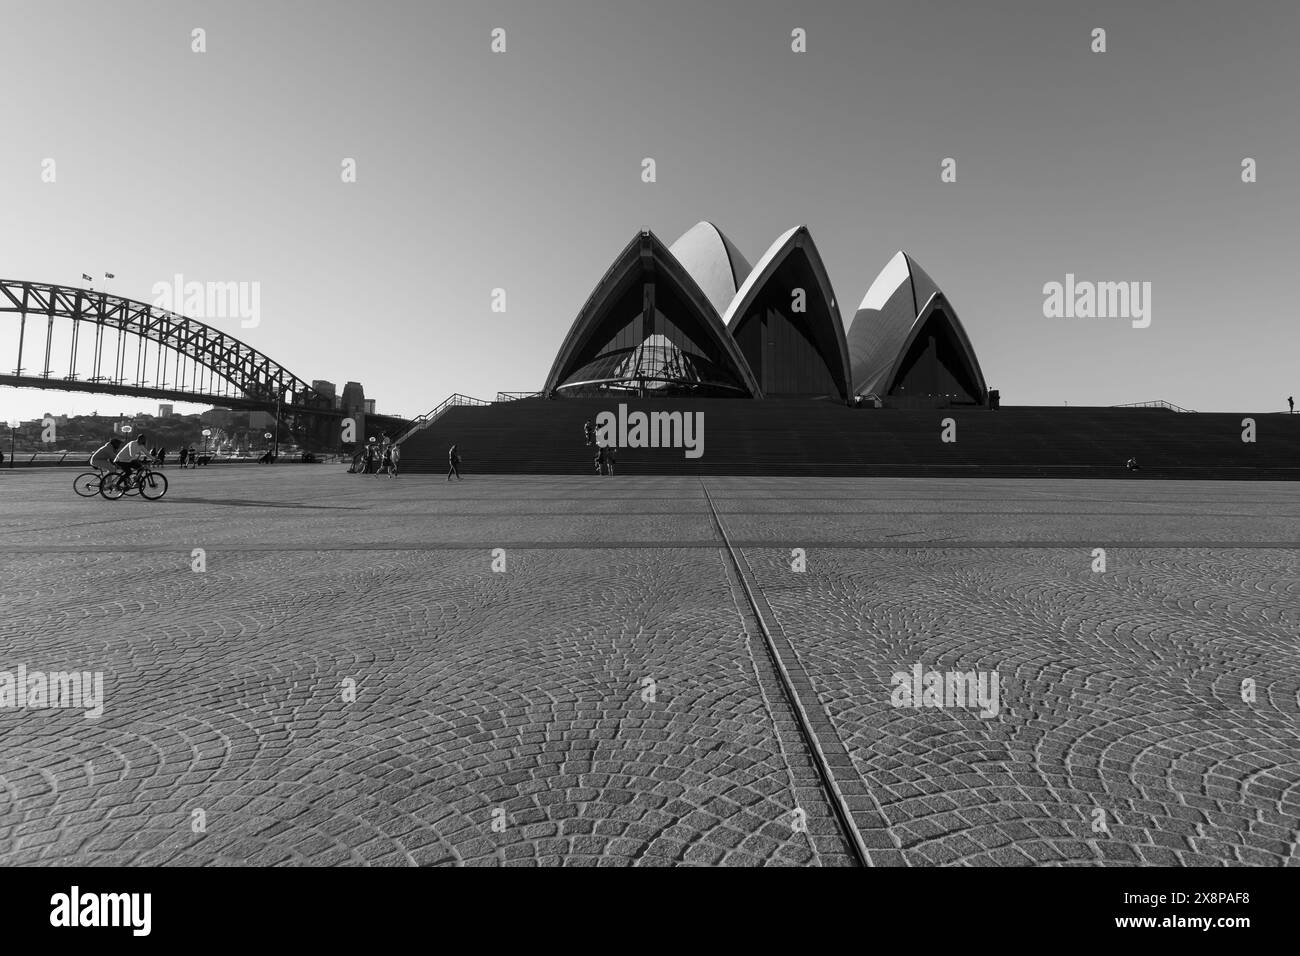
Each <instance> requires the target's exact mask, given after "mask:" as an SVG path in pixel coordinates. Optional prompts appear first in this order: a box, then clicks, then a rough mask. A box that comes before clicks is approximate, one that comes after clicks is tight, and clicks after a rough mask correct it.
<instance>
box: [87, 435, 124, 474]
mask: <svg viewBox="0 0 1300 956" xmlns="http://www.w3.org/2000/svg"><path fill="white" fill-rule="evenodd" d="M121 447H122V439H120V438H113V439H110V440H109V441H108V442H106V443H105V444H103V445H100V446H99V447H98V448H96V449H95V453H94V454H93V455H91V456H90V467H91V468H94V469H95V470H96V471H97V472H99V476H100V477H101V478H102V477H104V475H107V474H108V473H109V472H110V471H114V470H115V469H114V467H113V458H114V456H116V455H117V452H118V449H119V448H121Z"/></svg>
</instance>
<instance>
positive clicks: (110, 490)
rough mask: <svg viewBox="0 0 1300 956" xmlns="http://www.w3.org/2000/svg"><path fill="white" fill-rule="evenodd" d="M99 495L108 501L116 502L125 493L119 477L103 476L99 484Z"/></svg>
mask: <svg viewBox="0 0 1300 956" xmlns="http://www.w3.org/2000/svg"><path fill="white" fill-rule="evenodd" d="M99 493H100V494H101V495H103V496H104V497H105V498H107V499H108V500H109V501H116V500H117V499H118V498H121V497H122V495H123V494H125V493H126V489H125V488H123V487H122V476H121V475H105V476H104V480H103V481H101V482H100V483H99Z"/></svg>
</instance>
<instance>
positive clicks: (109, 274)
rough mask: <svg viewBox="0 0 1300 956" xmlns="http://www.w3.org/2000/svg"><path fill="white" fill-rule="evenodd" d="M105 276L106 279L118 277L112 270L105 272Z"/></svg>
mask: <svg viewBox="0 0 1300 956" xmlns="http://www.w3.org/2000/svg"><path fill="white" fill-rule="evenodd" d="M104 278H105V279H116V278H117V276H115V275H113V273H111V272H105V273H104Z"/></svg>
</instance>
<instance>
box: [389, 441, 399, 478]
mask: <svg viewBox="0 0 1300 956" xmlns="http://www.w3.org/2000/svg"><path fill="white" fill-rule="evenodd" d="M401 460H402V449H401V446H400V445H398V444H397V443H396V442H393V443H392V444H391V445H389V446H388V477H389V478H396V477H397V463H398V462H399V461H401Z"/></svg>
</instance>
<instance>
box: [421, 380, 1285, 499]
mask: <svg viewBox="0 0 1300 956" xmlns="http://www.w3.org/2000/svg"><path fill="white" fill-rule="evenodd" d="M619 404H620V403H619V400H618V399H615V398H595V399H582V398H570V399H550V400H548V399H543V398H526V399H520V400H517V401H504V402H494V403H491V404H487V405H479V406H469V405H458V406H453V407H448V408H446V409H445V410H443V411H442V412H441V414H440V415H439V416H438V417H437V419H436V421H433V422H431V423H429V424H428V425H426V426H425V427H422V428H420V429H418V430H416V431H414V432H412V433H411V434H410V436H409V437H408V438H407V439H406V440H405V441H403V443H402V470H403V471H404V472H445V471H446V470H447V449H448V447H449V446H450V445H451V444H452V443H453V442H454V443H456V444H457V445H458V446H459V447H458V450H459V452H460V454H461V456H462V458H463V465H462V471H463V472H465V473H466V474H475V473H478V474H591V473H592V472H593V466H592V457H593V456H594V454H595V449H594V448H590V447H588V446H587V445H586V444H584V441H583V423H584V422H586V421H591V422H592V423H593V424H594V423H595V422H596V421H597V415H598V414H599V413H600V412H602V411H608V412H613V413H614V414H615V415H617V414H618V406H619ZM624 404H626V405H627V407H628V411H629V412H635V411H644V412H654V411H673V412H683V413H697V412H698V413H702V414H703V416H704V417H703V423H704V431H703V437H704V442H703V448H704V452H703V455H702V456H701V457H699V458H687V457H686V456H685V453H684V450H683V449H681V448H628V447H620V448H619V450H618V466H617V472H618V473H620V474H639V475H647V474H649V475H669V474H672V475H809V476H811V475H827V476H831V475H884V476H888V475H895V476H916V475H969V476H972V477H1017V476H1040V477H1114V478H1127V477H1134V476H1133V475H1131V474H1130V473H1129V472H1127V471H1125V470H1124V468H1123V464H1124V462H1125V460H1126V459H1128V458H1129V457H1130V456H1132V457H1136V458H1137V460H1138V463H1139V464H1140V465H1141V471H1140V472H1138V473H1137V475H1136V477H1139V478H1240V479H1300V415H1298V416H1289V415H1286V414H1279V413H1259V414H1256V413H1251V412H1240V413H1197V414H1182V413H1178V412H1174V411H1171V410H1168V409H1163V408H1057V407H1026V406H1022V407H1015V406H1012V407H1003V408H1001V409H998V410H996V411H991V410H988V409H983V408H978V409H976V408H951V409H933V410H902V409H856V408H848V407H845V406H844V405H841V404H837V403H833V402H825V401H815V400H781V399H767V400H759V401H748V400H741V399H737V400H728V399H635V398H634V399H630V400H626V401H625V402H624ZM1247 417H1249V418H1253V419H1254V421H1255V431H1256V440H1255V442H1254V443H1246V442H1243V441H1242V431H1243V426H1242V419H1243V418H1247ZM948 418H951V419H953V421H954V422H955V423H956V428H955V437H956V441H953V442H944V441H942V440H941V435H942V432H943V431H944V427H943V420H944V419H948Z"/></svg>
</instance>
